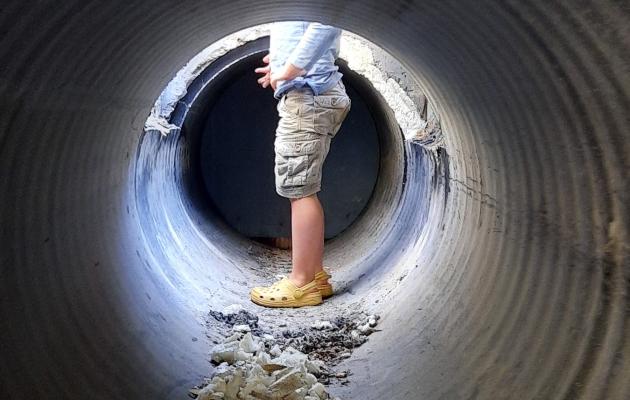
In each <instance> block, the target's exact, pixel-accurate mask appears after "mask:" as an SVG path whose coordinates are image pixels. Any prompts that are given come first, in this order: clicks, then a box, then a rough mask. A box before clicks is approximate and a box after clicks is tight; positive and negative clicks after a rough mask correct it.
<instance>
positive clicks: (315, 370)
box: [304, 360, 322, 375]
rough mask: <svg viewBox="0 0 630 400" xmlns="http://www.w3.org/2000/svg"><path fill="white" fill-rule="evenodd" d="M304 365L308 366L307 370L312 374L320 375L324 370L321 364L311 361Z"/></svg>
mask: <svg viewBox="0 0 630 400" xmlns="http://www.w3.org/2000/svg"><path fill="white" fill-rule="evenodd" d="M304 365H305V366H306V370H307V371H308V372H310V373H311V374H315V375H320V374H321V373H322V370H321V368H320V366H319V364H316V363H314V362H312V361H311V360H306V362H305V363H304Z"/></svg>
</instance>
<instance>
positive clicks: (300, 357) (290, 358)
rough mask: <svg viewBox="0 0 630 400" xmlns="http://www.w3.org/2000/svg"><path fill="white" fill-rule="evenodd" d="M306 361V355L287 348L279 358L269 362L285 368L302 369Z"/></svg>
mask: <svg viewBox="0 0 630 400" xmlns="http://www.w3.org/2000/svg"><path fill="white" fill-rule="evenodd" d="M307 360H308V357H307V356H306V354H304V353H302V352H300V351H297V350H296V349H294V348H293V347H290V346H289V347H287V348H286V349H285V350H284V351H283V352H282V354H280V356H278V357H276V358H274V359H273V360H271V361H272V362H273V363H274V364H281V365H285V366H287V367H298V368H299V367H302V366H304V364H305V363H306V361H307Z"/></svg>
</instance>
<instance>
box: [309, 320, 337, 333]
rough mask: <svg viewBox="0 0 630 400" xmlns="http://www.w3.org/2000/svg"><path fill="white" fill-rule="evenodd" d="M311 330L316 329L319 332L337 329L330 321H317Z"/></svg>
mask: <svg viewBox="0 0 630 400" xmlns="http://www.w3.org/2000/svg"><path fill="white" fill-rule="evenodd" d="M311 328H313V329H316V330H318V331H323V330H333V329H335V327H334V326H333V324H332V323H331V322H330V321H315V322H314V323H313V324H312V325H311Z"/></svg>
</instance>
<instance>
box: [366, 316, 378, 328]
mask: <svg viewBox="0 0 630 400" xmlns="http://www.w3.org/2000/svg"><path fill="white" fill-rule="evenodd" d="M376 324H377V321H376V317H374V316H373V315H371V316H370V317H369V318H368V325H370V328H374V327H375V326H376Z"/></svg>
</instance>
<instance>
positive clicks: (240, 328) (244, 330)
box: [232, 325, 252, 333]
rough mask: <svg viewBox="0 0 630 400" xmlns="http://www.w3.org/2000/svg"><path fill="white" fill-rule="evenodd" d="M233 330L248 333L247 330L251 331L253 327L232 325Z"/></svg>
mask: <svg viewBox="0 0 630 400" xmlns="http://www.w3.org/2000/svg"><path fill="white" fill-rule="evenodd" d="M232 330H233V331H234V332H241V333H247V332H251V331H252V328H250V327H249V325H234V326H233V327H232Z"/></svg>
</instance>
